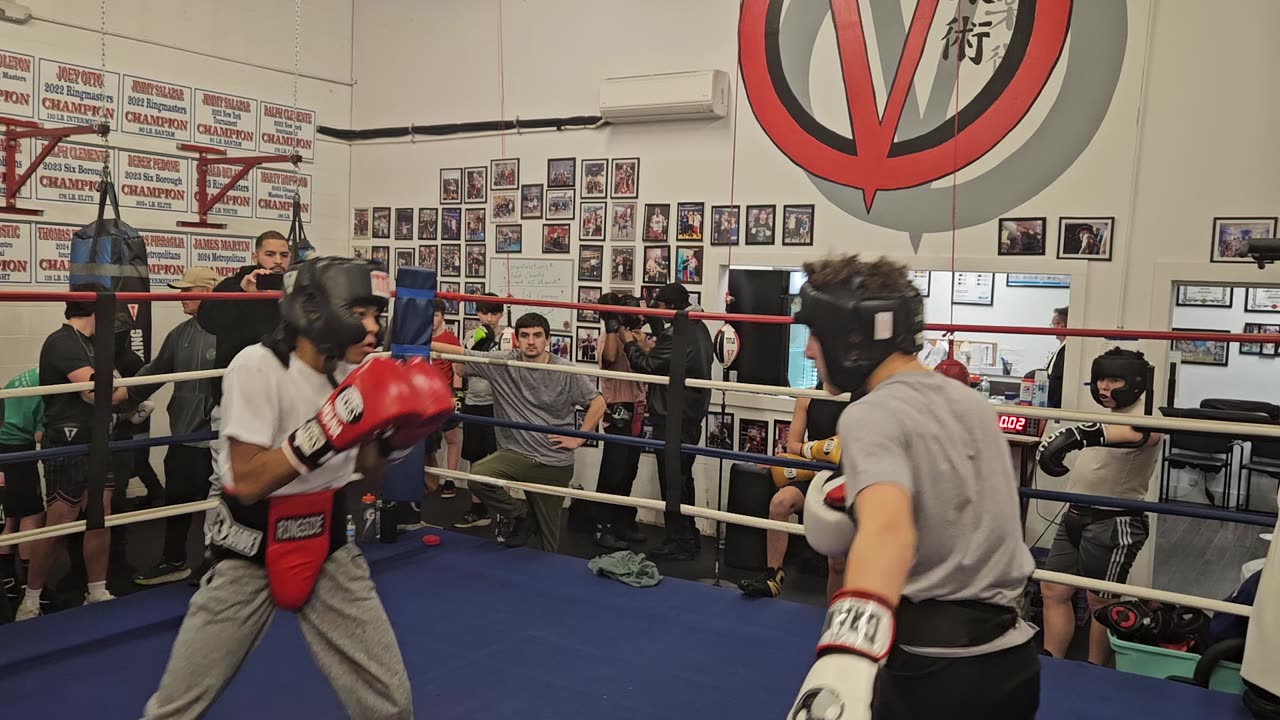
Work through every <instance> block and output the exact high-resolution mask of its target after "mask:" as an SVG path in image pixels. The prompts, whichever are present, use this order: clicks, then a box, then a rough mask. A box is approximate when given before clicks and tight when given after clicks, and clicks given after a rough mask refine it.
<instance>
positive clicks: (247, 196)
mask: <svg viewBox="0 0 1280 720" xmlns="http://www.w3.org/2000/svg"><path fill="white" fill-rule="evenodd" d="M239 171H240V168H238V167H234V166H231V165H210V166H209V168H208V169H207V173H208V177H209V180H208V182H209V197H213V196H214V195H215V194H217V193H218V192H219V191H221V190H222V188H223V187H224V186H225V185H226V184H227V181H228V180H230V179H231V176H232V175H235V174H236V173H237V172H239ZM251 177H252V176H250V175H245V176H244V177H243V178H241V179H240V182H238V183H236V186H235V187H233V188H231V190H230V191H229V192H227V194H226V195H223V196H222V199H221V200H219V201H218V204H217V205H214V206H213V207H212V208H210V209H209V214H210V215H221V216H223V217H238V218H252V217H253V183H252V182H251V180H250V178H251ZM199 204H200V203H199V201H197V200H196V195H195V192H194V191H193V192H192V193H191V212H196V211H197V210H198V209H199V208H198V206H199Z"/></svg>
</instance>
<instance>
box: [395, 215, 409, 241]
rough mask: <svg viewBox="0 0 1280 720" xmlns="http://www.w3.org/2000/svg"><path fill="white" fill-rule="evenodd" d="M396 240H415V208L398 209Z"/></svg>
mask: <svg viewBox="0 0 1280 720" xmlns="http://www.w3.org/2000/svg"><path fill="white" fill-rule="evenodd" d="M395 239H396V240H412V239H413V208H396V237H395Z"/></svg>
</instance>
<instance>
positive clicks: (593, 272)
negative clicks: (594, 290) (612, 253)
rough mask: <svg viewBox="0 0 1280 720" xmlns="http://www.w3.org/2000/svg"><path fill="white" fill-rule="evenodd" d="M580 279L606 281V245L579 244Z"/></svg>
mask: <svg viewBox="0 0 1280 720" xmlns="http://www.w3.org/2000/svg"><path fill="white" fill-rule="evenodd" d="M578 280H579V281H580V282H603V281H604V246H603V245H579V246H578Z"/></svg>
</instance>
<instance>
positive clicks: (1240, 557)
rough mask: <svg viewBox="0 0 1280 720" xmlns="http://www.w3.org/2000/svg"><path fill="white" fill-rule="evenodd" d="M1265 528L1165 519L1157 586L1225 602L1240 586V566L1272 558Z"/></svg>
mask: <svg viewBox="0 0 1280 720" xmlns="http://www.w3.org/2000/svg"><path fill="white" fill-rule="evenodd" d="M1263 532H1266V529H1265V528H1262V527H1258V526H1256V525H1239V524H1236V523H1226V522H1221V521H1218V520H1198V519H1195V518H1184V517H1174V516H1171V515H1165V516H1163V517H1161V518H1160V520H1159V521H1158V523H1157V528H1156V537H1155V542H1156V546H1155V550H1156V564H1155V576H1154V584H1155V586H1156V587H1158V588H1160V589H1162V590H1173V591H1175V592H1182V593H1188V594H1192V595H1200V596H1202V597H1210V598H1225V597H1227V596H1228V595H1230V594H1231V593H1232V592H1234V591H1235V588H1236V586H1237V585H1239V584H1240V579H1241V578H1240V566H1241V565H1243V564H1244V563H1245V562H1248V561H1249V560H1254V559H1257V558H1261V557H1266V554H1267V549H1268V543H1267V541H1265V540H1263V539H1261V538H1260V537H1258V536H1259V534H1260V533H1263Z"/></svg>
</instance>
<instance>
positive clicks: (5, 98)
mask: <svg viewBox="0 0 1280 720" xmlns="http://www.w3.org/2000/svg"><path fill="white" fill-rule="evenodd" d="M35 68H36V59H35V58H33V57H31V56H30V55H23V54H21V53H15V52H9V51H8V50H0V115H9V116H13V117H24V118H29V117H32V116H34V115H35V113H36V103H35V92H36V69H35Z"/></svg>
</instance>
